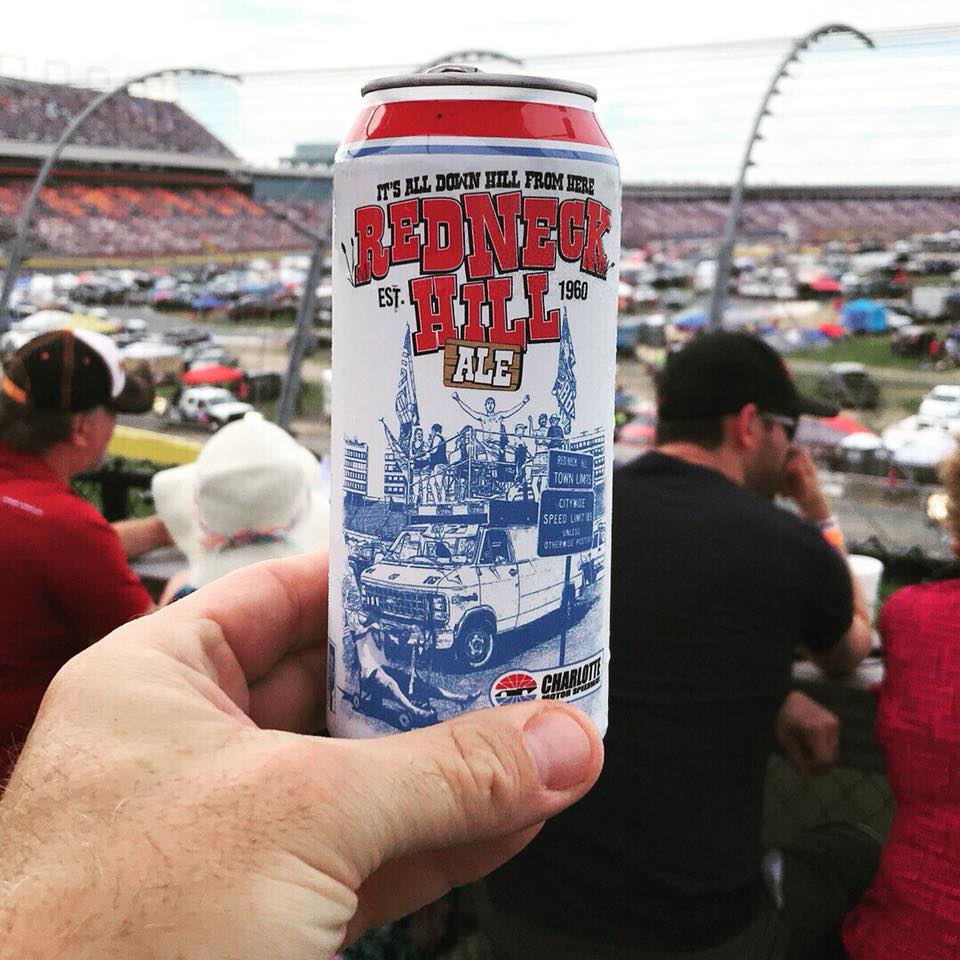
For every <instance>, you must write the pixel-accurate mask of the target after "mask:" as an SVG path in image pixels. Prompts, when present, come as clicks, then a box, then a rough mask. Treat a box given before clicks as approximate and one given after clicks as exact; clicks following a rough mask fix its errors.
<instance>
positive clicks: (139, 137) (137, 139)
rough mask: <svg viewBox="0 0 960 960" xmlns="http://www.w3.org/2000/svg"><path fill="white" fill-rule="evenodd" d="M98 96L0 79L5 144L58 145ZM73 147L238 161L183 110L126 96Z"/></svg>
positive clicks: (96, 116) (0, 129)
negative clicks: (184, 154)
mask: <svg viewBox="0 0 960 960" xmlns="http://www.w3.org/2000/svg"><path fill="white" fill-rule="evenodd" d="M98 95H99V91H97V90H85V89H83V88H80V87H71V86H67V85H66V84H60V83H37V82H34V81H31V80H19V79H12V78H9V77H0V140H26V141H30V142H33V143H54V142H56V141H57V140H58V139H59V137H60V134H61V133H63V130H64V128H65V127H66V125H67V124H68V123H69V122H70V121H71V120H72V119H73V118H74V117H75V116H77V114H79V113H80V112H81V111H82V110H83V109H84V108H85V107H86V106H87V105H88V104H89V103H90V102H91V101H92V100H93V99H94V98H95V97H96V96H98ZM72 142H73V143H75V144H81V145H85V146H96V147H116V148H120V149H127V150H151V151H159V152H163V153H187V154H197V155H199V156H205V157H223V158H224V159H234V155H233V153H232V152H231V151H230V150H229V148H228V147H226V146H225V145H224V144H223V143H221V142H220V141H219V140H218V139H217V138H216V137H215V136H214V135H213V134H212V133H210V132H209V131H208V130H207V129H206V128H205V127H204V126H203V125H202V124H200V123H198V122H197V121H196V120H194V119H193V117H191V116H190V115H189V114H188V113H186V111H184V110H183V109H182V108H181V107H179V106H177V104H175V103H170V102H169V101H166V100H151V99H148V98H146V97H133V96H130V95H129V94H126V93H121V94H118V95H117V96H115V97H114V98H113V99H111V100H109V101H107V102H106V103H105V104H103V106H101V107H100V108H99V109H98V110H97V111H96V112H95V113H93V114H92V115H91V116H90V117H88V118H87V120H86V121H84V123H83V125H82V126H81V127H80V129H79V130H78V131H77V132H76V133H75V134H74V136H73V139H72Z"/></svg>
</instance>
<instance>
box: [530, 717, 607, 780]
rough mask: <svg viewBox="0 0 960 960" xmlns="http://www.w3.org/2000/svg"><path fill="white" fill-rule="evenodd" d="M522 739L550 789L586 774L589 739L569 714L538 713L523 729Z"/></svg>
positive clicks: (582, 777) (588, 763)
mask: <svg viewBox="0 0 960 960" xmlns="http://www.w3.org/2000/svg"><path fill="white" fill-rule="evenodd" d="M523 741H524V743H525V744H526V746H527V750H529V751H530V756H531V757H533V762H534V763H535V764H536V765H537V771H538V772H539V774H540V780H541V782H542V783H543V785H544V786H545V787H547V788H548V789H549V790H565V789H566V788H567V787H572V786H573V785H574V784H577V783H580V781H581V780H583V779H584V778H585V777H586V776H587V771H588V768H589V766H590V754H591V750H590V738H589V737H588V736H587V735H586V733H585V732H584V730H583V727H581V726H580V724H579V723H577V721H576V720H574V719H573V717H571V716H569V715H568V714H567V713H565V712H563V711H561V710H546V711H544V712H543V713H539V714H537V716H535V717H534V718H533V719H532V720H531V721H530V722H529V723H528V724H527V725H526V726H525V727H524V728H523Z"/></svg>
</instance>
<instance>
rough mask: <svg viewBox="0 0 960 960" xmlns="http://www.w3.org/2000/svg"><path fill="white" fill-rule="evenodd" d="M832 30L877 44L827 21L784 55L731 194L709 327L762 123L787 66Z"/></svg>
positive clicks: (725, 282) (720, 301)
mask: <svg viewBox="0 0 960 960" xmlns="http://www.w3.org/2000/svg"><path fill="white" fill-rule="evenodd" d="M831 33H849V34H850V35H851V36H854V37H856V38H857V39H858V40H860V41H862V42H863V43H864V44H865V45H866V46H868V47H873V46H874V42H873V41H872V40H871V39H870V38H869V37H868V36H867V35H866V34H865V33H862V32H861V31H859V30H857V29H856V28H855V27H851V26H848V25H847V24H845V23H827V24H824V25H823V26H822V27H817V29H816V30H811V31H810V32H809V33H808V34H807V35H806V36H804V37H802V38H801V39H800V40H797V41H795V42H794V44H793V46H792V47H791V48H790V52H789V53H788V54H787V55H786V56H785V57H784V58H783V60H782V61H781V63H780V66H779V67H778V68H777V72H776V73H775V74H774V76H773V79H772V80H771V81H770V84H769V86H768V87H767V90H766V93H764V95H763V99H762V100H761V101H760V108H759V109H758V110H757V114H756V116H755V117H754V118H753V126H752V127H751V128H750V136H749V137H748V138H747V146H746V149H745V150H744V152H743V159H742V160H741V162H740V172H739V174H738V176H737V181H736V183H735V184H734V187H733V192H732V193H731V195H730V207H729V209H728V210H727V220H726V224H725V225H724V230H723V239H722V240H721V242H720V250H719V252H718V254H717V273H716V276H715V278H714V281H713V290H712V291H711V294H710V314H709V323H708V325H707V326H708V329H710V330H719V329H720V327H721V326H722V324H723V308H724V307H725V306H726V302H727V288H728V287H729V285H730V271H731V267H732V264H733V248H734V245H735V244H736V242H737V225H738V224H739V221H740V208H741V207H742V206H743V189H744V183H745V181H746V178H747V170H748V169H749V168H750V167H751V166H752V163H753V161H752V160H751V155H752V153H753V146H754V144H755V143H756V142H757V141H758V140H760V139H762V137H761V135H760V124H761V123H762V122H763V118H764V117H767V116H769V115H770V109H769V104H770V100H771V99H772V98H773V97H774V96H775V95H776V94H778V93H779V92H780V90H779V89H778V87H777V84H778V83H779V82H780V81H781V80H782V79H783V78H784V77H785V76H789V72H788V70H787V68H788V67H789V66H790V64H791V63H795V62H796V61H797V60H799V58H800V53H801V52H802V51H804V50H806V49H807V47H809V46H810V45H811V44H813V43H816V41H817V40H819V39H821V38H822V37H825V36H827V35H828V34H831Z"/></svg>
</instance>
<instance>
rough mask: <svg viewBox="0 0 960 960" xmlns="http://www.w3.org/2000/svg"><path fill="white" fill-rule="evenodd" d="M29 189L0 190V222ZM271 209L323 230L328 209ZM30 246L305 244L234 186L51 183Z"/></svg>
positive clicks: (154, 251) (109, 249)
mask: <svg viewBox="0 0 960 960" xmlns="http://www.w3.org/2000/svg"><path fill="white" fill-rule="evenodd" d="M29 188H30V184H29V183H28V182H26V181H17V182H12V183H8V184H6V185H0V221H2V220H3V219H4V218H7V219H8V220H11V221H12V220H14V219H15V217H16V216H17V214H18V212H19V210H20V208H21V207H22V205H23V203H24V201H25V199H26V196H27V193H28V191H29ZM271 209H272V210H276V211H278V212H280V213H282V214H285V215H287V216H289V217H290V218H291V219H293V220H296V221H298V222H301V223H303V224H304V226H306V227H308V228H310V229H311V230H313V231H314V232H319V233H324V232H329V210H328V209H327V208H326V207H324V206H321V205H316V204H310V203H289V204H283V203H271ZM31 236H32V240H33V249H34V251H35V252H38V253H40V252H44V253H47V254H51V255H56V256H70V257H83V256H90V257H97V256H117V255H130V256H156V255H163V254H188V253H242V252H244V251H257V250H302V249H307V248H309V247H310V246H311V243H310V241H309V240H308V239H307V238H305V237H304V236H303V235H302V234H301V233H299V232H298V231H296V230H294V229H293V227H291V226H290V225H289V224H288V223H286V222H284V221H283V220H282V219H281V218H280V217H277V216H271V211H270V210H268V209H266V208H265V207H263V206H261V205H259V204H257V203H254V202H253V201H252V200H251V199H250V198H249V197H248V196H246V194H244V193H242V192H240V191H239V190H237V189H235V188H233V187H214V188H175V187H146V186H144V187H130V186H89V185H85V184H56V185H53V186H48V187H44V188H43V190H42V191H41V193H40V201H39V204H38V206H37V210H36V213H35V215H34V220H33V229H32V231H31Z"/></svg>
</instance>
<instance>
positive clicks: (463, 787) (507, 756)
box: [442, 723, 523, 815]
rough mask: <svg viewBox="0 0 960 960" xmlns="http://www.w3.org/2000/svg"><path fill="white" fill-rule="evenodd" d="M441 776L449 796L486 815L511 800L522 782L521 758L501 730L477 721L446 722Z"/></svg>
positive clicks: (475, 812)
mask: <svg viewBox="0 0 960 960" xmlns="http://www.w3.org/2000/svg"><path fill="white" fill-rule="evenodd" d="M448 734H449V739H448V750H447V751H446V756H445V762H444V763H443V765H442V766H443V770H442V773H443V776H444V778H445V780H446V783H447V785H448V787H449V789H450V791H451V793H452V794H453V799H454V800H455V801H456V802H457V803H459V804H463V805H465V806H467V807H469V808H471V809H472V811H473V812H474V814H477V815H483V814H484V813H487V814H490V813H493V812H495V811H497V810H499V809H502V808H503V807H505V806H508V805H509V804H510V803H511V801H513V800H514V799H515V797H516V796H517V794H518V792H519V791H520V790H521V785H522V783H523V770H522V761H521V759H520V757H519V755H518V752H517V750H516V749H515V748H514V749H511V741H510V740H509V739H508V738H506V737H504V736H503V735H502V733H501V734H500V735H499V736H497V735H495V733H494V731H492V730H488V729H486V728H485V727H484V726H482V725H478V724H466V723H464V724H457V723H453V724H450V727H449V730H448Z"/></svg>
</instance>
